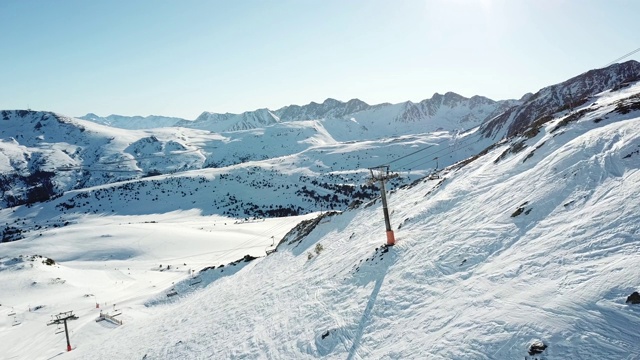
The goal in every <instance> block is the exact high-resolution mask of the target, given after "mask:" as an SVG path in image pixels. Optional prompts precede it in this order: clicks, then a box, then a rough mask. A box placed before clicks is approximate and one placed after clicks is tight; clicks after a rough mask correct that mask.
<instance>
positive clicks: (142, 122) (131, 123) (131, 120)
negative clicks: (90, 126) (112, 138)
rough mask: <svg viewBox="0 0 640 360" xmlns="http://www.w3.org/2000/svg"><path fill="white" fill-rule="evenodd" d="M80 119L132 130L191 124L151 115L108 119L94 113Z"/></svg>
mask: <svg viewBox="0 0 640 360" xmlns="http://www.w3.org/2000/svg"><path fill="white" fill-rule="evenodd" d="M78 119H83V120H90V121H93V122H95V123H98V124H102V125H107V126H113V127H116V128H121V129H130V130H140V129H154V128H161V127H170V126H177V124H178V123H184V124H188V123H189V122H190V121H189V120H186V119H182V118H177V117H167V116H157V115H149V116H144V117H143V116H124V115H109V116H107V117H101V116H98V115H96V114H93V113H89V114H87V115H85V116H80V117H79V118H78Z"/></svg>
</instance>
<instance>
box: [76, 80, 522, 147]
mask: <svg viewBox="0 0 640 360" xmlns="http://www.w3.org/2000/svg"><path fill="white" fill-rule="evenodd" d="M520 103H521V102H520V101H517V100H501V101H494V100H491V99H488V98H486V97H482V96H473V97H471V98H466V97H464V96H461V95H458V94H456V93H453V92H447V93H446V94H444V95H441V94H438V93H435V94H434V95H433V96H432V97H431V98H430V99H425V100H423V101H420V102H418V103H413V102H411V101H407V102H404V103H399V104H389V103H384V104H378V105H368V104H367V103H365V102H364V101H361V100H359V99H352V100H349V101H347V102H342V101H339V100H335V99H330V98H329V99H326V100H325V101H324V102H322V103H321V104H319V103H316V102H311V103H309V104H307V105H303V106H299V105H289V106H285V107H283V108H281V109H278V110H273V111H272V110H269V109H258V110H254V111H247V112H244V113H242V114H231V113H225V114H218V113H212V112H206V111H205V112H203V113H202V114H201V115H200V116H198V118H197V119H196V120H195V121H190V120H184V119H176V118H161V117H146V118H142V117H123V116H118V115H110V116H108V117H106V118H100V117H98V116H96V115H94V114H87V115H86V116H83V117H82V119H85V120H90V121H95V122H97V123H100V124H104V125H110V126H114V127H120V128H125V129H150V128H158V127H166V126H176V127H184V128H191V129H200V130H208V131H212V132H218V133H219V132H230V131H238V130H250V129H256V128H264V127H266V126H270V125H275V124H278V123H280V122H292V121H307V120H321V121H333V120H352V121H355V122H357V123H359V124H361V125H362V127H363V128H365V129H366V130H367V131H364V132H360V133H359V134H358V137H356V138H352V139H351V140H360V139H362V137H364V138H367V139H370V138H379V137H381V136H386V135H388V134H389V133H392V134H393V135H408V134H412V133H415V132H431V131H435V130H452V129H462V128H471V127H474V126H477V125H479V124H481V123H483V122H485V121H487V120H489V119H491V118H493V117H495V116H497V115H499V114H501V113H503V112H504V111H505V110H507V109H508V108H510V107H513V106H515V105H518V104H520ZM369 127H370V128H371V129H369ZM374 128H378V129H374ZM376 130H377V131H376Z"/></svg>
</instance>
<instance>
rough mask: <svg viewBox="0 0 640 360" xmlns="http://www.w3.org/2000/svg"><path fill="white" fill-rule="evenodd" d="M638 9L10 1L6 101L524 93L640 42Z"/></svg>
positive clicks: (302, 99)
mask: <svg viewBox="0 0 640 360" xmlns="http://www.w3.org/2000/svg"><path fill="white" fill-rule="evenodd" d="M637 14H640V2H639V1H636V0H420V1H418V0H412V1H409V0H394V1H391V0H387V1H382V0H350V1H342V0H278V1H275V0H274V1H266V0H239V1H205V0H182V1H168V0H136V1H130V0H126V1H125V0H110V1H84V0H75V1H72V0H58V1H50V0H32V1H23V0H1V1H0V48H1V49H2V52H1V53H0V84H1V85H0V109H27V108H31V109H34V110H46V111H55V112H58V113H62V114H65V115H69V116H82V115H85V114H86V113H89V112H92V113H96V114H98V115H100V116H106V115H109V114H120V115H142V116H146V115H165V116H176V117H182V118H186V119H194V118H196V117H197V116H198V115H199V114H201V113H202V112H203V111H211V112H218V113H224V112H231V113H240V112H243V111H250V110H255V109H258V108H269V109H273V110H275V109H278V108H280V107H283V106H286V105H290V104H298V105H303V104H307V103H309V102H311V101H315V102H322V101H324V100H325V99H326V98H334V99H338V100H341V101H347V100H349V99H352V98H359V99H361V100H363V101H365V102H367V103H369V104H377V103H382V102H391V103H398V102H403V101H407V100H411V101H420V100H423V99H426V98H430V97H431V96H432V95H433V94H434V93H435V92H438V93H441V94H442V93H445V92H447V91H453V92H456V93H458V94H460V95H463V96H467V97H470V96H473V95H483V96H486V97H489V98H491V99H494V100H500V99H510V98H520V97H521V96H522V95H524V94H525V93H527V92H535V91H537V90H539V89H540V88H542V87H544V86H547V85H551V84H555V83H558V82H562V81H564V80H566V79H568V78H570V77H572V76H575V75H578V74H580V73H583V72H585V71H587V70H590V69H593V68H600V67H604V66H605V65H607V64H608V63H610V62H611V61H613V60H615V59H617V58H619V57H620V56H622V55H625V54H627V53H629V52H631V51H633V50H635V49H638V48H640V38H638V36H637V35H638V34H640V22H639V21H637ZM631 59H633V60H640V52H639V53H636V54H634V55H632V56H630V57H629V58H627V59H625V60H631Z"/></svg>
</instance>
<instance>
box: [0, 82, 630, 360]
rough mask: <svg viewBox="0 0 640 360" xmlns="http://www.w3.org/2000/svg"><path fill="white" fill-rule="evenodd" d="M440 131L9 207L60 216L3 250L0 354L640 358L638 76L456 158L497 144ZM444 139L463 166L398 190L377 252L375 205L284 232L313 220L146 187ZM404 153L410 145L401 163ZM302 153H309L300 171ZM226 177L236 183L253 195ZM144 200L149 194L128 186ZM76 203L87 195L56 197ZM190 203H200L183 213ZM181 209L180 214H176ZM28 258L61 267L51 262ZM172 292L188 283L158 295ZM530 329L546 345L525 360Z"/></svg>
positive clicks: (11, 215) (425, 157)
mask: <svg viewBox="0 0 640 360" xmlns="http://www.w3.org/2000/svg"><path fill="white" fill-rule="evenodd" d="M315 124H317V123H315ZM437 136H438V135H437V134H432V135H431V137H420V136H408V137H403V138H398V139H395V141H394V139H389V140H387V141H386V142H383V141H371V142H357V143H351V144H348V143H347V144H336V143H333V142H332V141H331V138H330V137H328V136H326V135H318V137H317V138H316V139H317V141H316V144H317V146H316V147H313V148H310V149H308V150H305V151H303V152H301V153H300V154H299V155H297V156H299V157H300V159H298V160H296V161H295V162H292V163H291V165H289V164H287V162H286V159H283V161H282V163H278V162H277V161H276V159H274V160H272V161H265V162H259V163H258V162H256V163H248V164H238V165H234V166H232V167H229V168H220V169H203V170H194V171H192V172H187V173H183V174H179V175H178V174H176V175H171V176H169V175H162V176H156V177H151V178H147V179H144V180H136V181H134V182H128V183H121V184H114V185H106V186H101V187H96V188H90V189H86V190H78V191H75V192H71V193H69V194H66V195H64V196H63V197H60V198H58V199H55V200H54V201H53V202H50V203H46V204H41V205H38V206H33V207H29V208H28V207H18V208H15V209H5V210H2V211H0V220H2V222H10V223H12V224H15V223H19V222H22V221H29V220H28V219H36V220H38V219H40V220H38V221H43V222H44V221H58V222H65V221H69V224H67V225H66V226H64V227H62V226H55V227H54V226H50V227H48V228H46V229H42V230H40V231H32V232H29V233H28V234H26V237H25V239H24V240H21V241H16V242H11V243H6V244H0V251H1V252H0V257H1V259H0V284H1V285H2V289H6V290H7V291H3V292H1V293H0V303H1V304H2V306H0V334H1V337H2V339H3V340H5V341H6V342H5V344H9V345H5V348H4V349H3V352H2V353H0V355H1V356H2V357H4V358H7V359H47V358H51V357H53V356H57V358H68V359H86V358H91V359H113V358H118V359H119V358H124V359H143V358H144V359H203V358H274V359H278V358H287V359H293V358H295V359H306V358H309V359H311V358H329V359H333V358H335V359H345V358H346V359H371V358H375V359H425V358H428V359H522V358H526V359H534V358H539V359H546V360H553V359H625V358H626V359H629V358H633V356H635V354H639V353H640V342H639V341H638V335H637V328H638V327H639V326H640V308H638V306H636V305H627V304H625V299H626V297H627V296H628V295H629V294H631V293H632V292H633V291H638V290H640V269H639V268H638V267H637V264H638V262H639V261H640V255H639V254H640V252H639V250H640V242H639V240H640V229H639V225H638V224H640V219H639V217H640V215H639V214H640V191H639V190H638V189H640V187H639V185H640V171H639V168H640V84H638V83H636V84H633V85H630V86H627V87H625V88H622V89H618V90H616V91H605V92H603V93H601V94H598V95H597V96H596V98H594V99H593V102H590V103H587V104H585V105H583V106H582V107H581V108H578V109H575V111H574V112H573V113H571V114H568V115H560V116H558V117H555V118H551V119H549V120H548V121H547V122H544V123H539V124H535V126H534V127H533V128H530V129H528V130H526V131H524V132H523V134H522V135H521V136H519V137H513V138H510V139H508V140H506V141H503V142H501V143H499V144H497V145H494V146H491V147H489V148H488V149H486V150H485V151H484V152H482V153H481V154H480V155H477V156H473V157H471V158H468V159H465V158H459V157H462V156H463V154H466V153H467V152H468V151H471V150H469V146H484V145H488V144H485V143H484V141H487V140H486V138H484V137H483V136H482V135H481V134H478V133H469V134H466V135H465V138H467V139H469V140H466V141H465V140H459V141H460V143H459V144H458V145H459V146H458V145H456V144H455V141H454V140H453V139H452V138H451V137H450V134H449V133H446V132H445V133H442V134H441V136H442V138H438V137H437ZM441 140H446V143H447V144H449V146H443V145H442V144H441V145H440V146H441V147H440V148H439V149H441V150H442V153H448V154H447V155H446V156H452V159H451V161H454V160H453V159H457V160H463V159H464V160H463V161H461V162H459V163H457V164H455V165H451V166H448V167H447V168H445V169H443V170H442V171H441V172H440V173H439V177H438V178H436V177H432V178H423V179H421V180H420V181H418V182H416V183H414V184H413V185H411V186H405V187H403V188H400V189H397V190H395V191H393V192H392V193H391V194H390V195H389V207H390V210H391V217H392V224H393V228H394V230H395V232H396V238H397V239H398V242H397V245H396V246H394V247H392V248H389V249H383V248H382V247H381V244H382V243H383V241H384V238H385V236H384V222H383V221H382V210H381V204H380V201H372V202H369V203H364V204H362V205H361V206H359V207H357V208H353V209H351V210H347V211H344V212H342V213H340V214H335V215H328V216H327V215H325V216H324V217H322V218H318V219H317V221H315V222H313V223H306V224H307V225H308V226H307V227H306V231H305V230H303V228H305V227H300V228H299V229H298V230H297V231H294V232H292V233H290V234H289V235H288V236H285V237H283V236H284V234H285V233H286V232H287V231H289V229H290V228H291V227H293V226H294V224H295V223H296V222H297V221H299V220H302V219H300V218H299V219H293V218H283V219H271V220H264V221H262V219H257V220H254V219H245V220H240V219H237V218H236V219H233V218H224V217H220V216H217V215H211V214H210V213H208V212H207V209H210V208H207V207H205V204H206V203H207V202H208V201H207V199H206V198H204V196H205V195H204V194H203V193H200V198H203V199H202V200H199V199H197V198H196V197H193V198H190V197H189V196H191V195H188V194H187V195H185V196H181V195H178V194H175V193H174V194H172V195H171V196H170V197H167V198H166V200H164V201H161V202H158V201H153V200H151V199H148V198H144V199H142V197H143V194H146V192H147V191H149V193H150V195H149V196H154V197H155V196H160V194H162V191H165V192H167V191H168V190H169V189H171V188H173V189H174V191H185V192H186V191H192V190H195V187H194V186H200V187H203V186H204V185H202V184H204V182H203V183H202V184H200V185H191V184H187V183H185V182H184V181H186V179H198V177H200V179H211V180H217V181H220V179H219V177H220V176H221V175H222V174H223V173H226V172H228V171H230V170H231V169H236V170H238V171H240V170H241V171H246V172H247V173H248V172H249V171H254V173H255V174H262V173H264V172H263V171H258V169H255V168H254V169H252V166H255V167H257V166H267V164H271V166H274V167H275V166H276V165H278V166H281V167H282V168H281V171H280V172H281V173H282V174H286V173H289V172H291V173H293V174H297V173H296V172H297V171H310V170H312V169H313V166H312V164H314V163H315V161H317V157H316V155H317V154H316V155H314V156H309V157H308V158H307V159H308V160H305V158H304V157H305V156H306V155H308V154H307V153H308V152H318V154H321V155H322V156H326V157H327V158H324V160H326V162H329V161H330V159H331V158H329V156H336V159H339V157H337V156H338V154H340V153H341V152H343V151H346V154H349V151H350V148H349V147H354V148H357V149H358V151H362V153H363V154H364V152H368V151H373V150H372V149H376V148H383V147H388V148H393V146H395V144H398V143H400V144H404V143H421V144H422V145H424V144H425V143H424V142H425V141H426V143H429V142H433V143H438V142H439V141H441ZM449 141H451V143H450V142H449ZM351 150H353V149H351ZM433 150H434V151H437V150H436V149H433ZM474 150H476V153H477V152H478V151H479V150H478V149H474ZM409 152H410V151H409ZM409 152H408V151H407V148H406V147H405V148H404V151H403V152H400V151H398V152H397V153H396V156H395V157H394V158H397V156H398V155H399V154H400V153H404V154H407V153H409ZM438 155H442V154H440V153H438ZM433 156H435V154H432V153H431V152H430V151H429V152H418V153H415V154H414V155H411V156H409V157H407V158H405V159H403V161H404V162H405V163H404V164H405V166H409V165H406V164H407V163H411V162H412V161H415V160H418V163H420V162H425V161H432V157H433ZM392 159H393V158H392ZM457 160H456V161H457ZM304 161H309V163H304ZM359 161H360V162H362V161H364V160H363V159H360V160H359ZM366 161H372V162H373V160H371V159H370V157H367V160H366ZM300 162H302V163H303V164H306V165H304V166H303V167H301V168H298V167H297V164H299V163H300ZM391 164H392V169H394V168H401V167H402V166H400V165H402V164H403V163H402V162H401V161H397V162H393V163H391ZM324 165H325V166H326V165H327V164H324ZM336 165H339V164H336ZM396 165H397V166H396ZM340 171H342V170H337V169H335V170H334V172H336V173H337V172H340ZM345 172H346V171H345ZM294 176H296V175H294ZM178 179H184V180H182V181H183V183H181V184H180V185H177V181H178ZM189 181H191V180H189ZM196 182H197V181H196ZM127 184H132V185H127ZM176 185H177V186H176ZM211 185H213V183H211ZM126 186H135V188H134V189H127V188H126ZM139 186H147V187H145V188H143V189H144V191H137V190H140V188H138V187H139ZM172 186H173V187H172ZM234 186H237V185H234ZM117 187H120V189H119V190H117V191H114V190H109V189H112V188H117ZM128 190H129V191H128ZM235 190H236V191H235V193H234V194H236V195H237V196H240V194H242V192H243V191H249V190H248V188H247V190H244V189H243V188H240V187H236V188H235ZM254 191H255V190H254ZM279 191H282V188H281V189H279ZM209 192H212V191H210V189H208V190H207V191H206V192H204V193H207V194H208V193H209ZM136 193H139V195H136ZM196 193H197V192H196ZM212 193H213V192H212ZM264 193H265V192H264V190H259V192H257V193H256V192H253V197H254V199H257V198H258V197H261V196H264V195H263V194H264ZM81 194H88V196H87V197H84V195H83V196H82V197H79V196H80V195H81ZM96 194H98V195H99V196H97V197H96ZM109 194H112V195H109ZM274 194H275V195H274V197H273V198H272V199H276V198H277V194H278V192H274ZM100 195H102V196H104V198H101V196H100ZM133 195H135V196H138V197H139V198H140V200H136V201H135V202H131V200H130V199H129V200H127V197H131V196H133ZM144 196H146V195H144ZM74 198H75V199H77V200H81V199H83V200H82V201H83V203H82V204H81V205H77V206H78V207H77V208H75V207H74V208H70V209H67V210H68V211H61V210H59V209H57V208H55V205H56V204H61V203H68V202H69V201H70V200H71V199H74ZM101 199H102V200H101ZM169 199H171V200H169ZM171 201H174V202H176V205H170V204H167V203H168V202H171ZM192 201H196V206H193V207H191V208H188V206H189V204H191V202H192ZM198 201H200V203H198ZM132 204H135V206H132ZM176 206H180V207H185V208H184V209H183V210H181V211H172V210H171V209H172V208H175V207H176ZM74 209H75V210H77V212H76V211H75V210H74ZM88 209H94V210H97V209H100V210H99V211H98V212H97V213H95V214H93V215H92V214H89V213H88V211H87V210H88ZM111 210H113V211H114V213H115V215H111V216H110V215H108V214H109V213H111ZM116 211H117V212H116ZM313 216H314V215H308V216H307V217H306V218H304V219H308V220H309V219H312V218H313ZM56 224H57V223H56ZM314 225H315V227H314ZM271 236H273V238H271ZM280 239H282V241H281V242H280V245H279V246H278V251H277V252H275V253H272V254H271V255H269V256H267V257H262V258H258V259H255V260H253V261H243V260H241V261H240V262H235V261H233V260H236V259H242V257H243V256H244V255H245V254H250V255H253V256H257V255H264V253H265V250H266V249H271V248H273V247H272V246H271V244H272V243H273V242H276V243H277V242H278V241H279V240H280ZM318 244H320V245H322V250H320V249H319V248H318V249H319V250H318V251H317V252H316V251H315V249H316V248H317V245H318ZM34 254H41V255H43V256H45V257H49V258H52V259H54V260H56V261H57V264H56V265H53V266H47V265H45V264H43V263H42V260H44V259H43V258H32V257H30V256H31V255H34ZM309 254H311V256H309ZM20 255H23V257H22V258H20V257H19V256H20ZM25 256H27V257H26V258H25ZM25 259H26V260H25ZM249 259H250V258H247V260H249ZM32 260H33V261H32ZM30 264H33V265H34V266H33V267H31V266H30ZM185 264H186V265H185ZM160 265H163V267H162V268H161V267H160ZM167 265H172V268H171V269H168V270H167ZM220 265H225V266H224V267H220ZM211 266H215V268H210V267H211ZM125 268H126V270H125ZM205 268H208V269H207V270H205V271H202V272H200V271H199V270H201V269H205ZM161 270H162V271H161ZM191 270H195V272H194V273H193V274H192V271H191ZM195 275H197V276H195ZM193 276H195V277H193ZM192 277H193V278H192ZM191 285H192V286H191ZM172 290H176V292H177V294H176V295H175V296H172V297H167V294H170V293H172V292H173V291H172ZM85 295H87V296H86V297H85ZM96 301H97V302H98V303H100V304H101V309H96V308H95V302H96ZM105 303H106V305H105ZM114 304H115V306H114ZM40 306H43V307H40ZM105 306H106V307H105ZM35 307H39V308H38V309H37V310H35ZM30 309H31V311H29V310H30ZM67 310H74V311H75V312H76V313H77V314H78V315H79V316H80V319H78V320H76V321H74V322H71V323H70V326H71V328H72V333H71V343H72V345H73V346H74V348H75V349H74V350H73V351H72V352H70V353H66V352H64V347H65V345H64V335H61V334H55V331H54V330H55V329H54V327H52V326H50V327H46V326H44V324H46V322H47V321H49V320H50V315H52V314H57V313H58V312H60V311H67ZM100 310H102V311H106V312H109V313H112V314H113V313H114V311H115V310H120V312H121V315H119V316H118V317H119V318H120V319H122V320H123V322H124V324H123V325H121V326H116V325H113V324H109V323H105V322H95V321H94V320H95V319H96V318H97V316H98V314H99V311H100ZM12 312H15V313H16V314H15V315H12V316H7V315H8V314H10V313H12ZM116 313H117V312H116ZM16 322H18V323H19V324H17V325H16V326H12V325H14V324H16ZM536 339H539V340H542V341H543V342H544V343H545V344H546V345H548V348H547V349H546V350H545V352H544V353H543V354H542V355H541V356H535V357H534V356H529V355H528V354H527V351H528V347H529V345H530V344H531V342H532V341H534V340H536Z"/></svg>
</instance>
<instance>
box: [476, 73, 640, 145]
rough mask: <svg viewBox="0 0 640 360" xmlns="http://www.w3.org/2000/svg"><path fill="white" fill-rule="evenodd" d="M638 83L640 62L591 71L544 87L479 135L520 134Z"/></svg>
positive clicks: (499, 117)
mask: <svg viewBox="0 0 640 360" xmlns="http://www.w3.org/2000/svg"><path fill="white" fill-rule="evenodd" d="M638 80H640V63H638V62H637V61H634V60H630V61H627V62H625V63H621V64H613V65H611V66H609V67H606V68H603V69H596V70H590V71H587V72H585V73H584V74H580V75H578V76H576V77H573V78H571V79H569V80H566V81H564V82H562V83H560V84H556V85H552V86H549V87H545V88H543V89H541V90H539V91H538V92H536V93H535V94H533V95H531V96H527V97H526V98H523V100H524V99H526V101H525V102H524V104H522V105H521V106H518V107H513V108H511V109H509V111H506V112H504V113H503V114H501V115H500V116H497V117H495V118H493V119H492V120H491V121H488V122H486V123H484V124H483V125H482V129H481V132H482V133H483V134H484V135H485V136H487V137H491V138H494V139H500V138H502V137H504V136H513V135H515V134H518V133H522V132H523V131H524V130H525V129H527V128H529V127H530V126H531V124H533V123H534V122H538V123H542V122H546V121H548V120H549V119H551V118H552V117H553V115H554V114H556V113H559V112H562V111H565V112H572V111H573V110H575V109H576V108H578V107H580V106H582V105H584V104H586V103H588V102H590V101H593V96H594V95H596V94H598V93H600V92H602V91H604V90H608V89H611V88H621V87H624V86H626V85H628V84H631V83H633V82H636V81H638Z"/></svg>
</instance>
